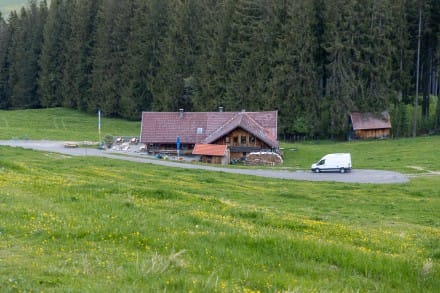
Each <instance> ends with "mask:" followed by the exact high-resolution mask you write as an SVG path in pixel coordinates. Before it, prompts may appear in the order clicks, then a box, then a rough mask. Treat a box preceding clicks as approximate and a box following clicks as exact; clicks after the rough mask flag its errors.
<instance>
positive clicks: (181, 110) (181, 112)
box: [179, 108, 183, 118]
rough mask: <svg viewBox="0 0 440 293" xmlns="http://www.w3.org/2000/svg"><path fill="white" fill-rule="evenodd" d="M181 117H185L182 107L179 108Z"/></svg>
mask: <svg viewBox="0 0 440 293" xmlns="http://www.w3.org/2000/svg"><path fill="white" fill-rule="evenodd" d="M179 117H180V118H183V109H182V108H180V109H179Z"/></svg>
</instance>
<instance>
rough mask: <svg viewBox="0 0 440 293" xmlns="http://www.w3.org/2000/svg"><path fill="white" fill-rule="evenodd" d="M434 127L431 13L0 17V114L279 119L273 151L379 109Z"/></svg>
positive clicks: (437, 14) (438, 27)
mask: <svg viewBox="0 0 440 293" xmlns="http://www.w3.org/2000/svg"><path fill="white" fill-rule="evenodd" d="M419 11H421V12H422V23H421V25H422V34H421V39H420V41H421V46H420V48H421V49H420V64H419V65H420V66H419V68H420V70H419V76H420V80H419V82H420V86H419V95H420V97H421V98H420V106H421V107H420V109H421V111H420V118H419V123H418V131H419V133H426V132H433V131H438V130H439V128H440V103H439V102H437V99H438V96H439V88H440V84H439V83H440V82H439V81H440V73H439V69H440V66H439V65H440V44H439V39H440V1H439V0H418V1H416V0H380V1H379V0H362V1H361V0H292V1H291V0H280V1H269V0H170V1H163V0H127V1H119V0H52V1H51V4H50V7H48V5H47V2H46V1H45V0H44V1H36V0H31V1H29V3H28V5H27V6H26V7H24V8H22V9H21V10H20V11H19V12H12V13H10V14H9V15H8V16H5V17H2V16H1V15H0V108H1V109H17V108H38V107H58V106H64V107H69V108H74V109H78V110H81V111H87V112H96V111H97V109H101V111H102V112H103V113H104V115H107V116H113V117H123V118H128V119H139V118H140V114H141V112H142V111H177V109H179V108H184V109H185V110H186V111H216V110H217V109H218V107H219V106H222V107H224V109H225V110H227V111H239V110H242V109H246V110H248V111H259V110H274V109H277V110H279V131H280V135H281V138H283V137H288V136H290V135H306V136H313V137H316V136H319V137H329V136H339V135H343V134H344V133H346V131H347V124H348V114H349V113H350V112H351V111H369V112H380V111H384V110H388V111H390V112H391V114H392V117H393V131H394V134H395V135H397V136H406V135H410V133H411V131H410V129H411V124H412V114H411V113H412V111H413V103H414V96H415V88H416V87H415V85H416V68H417V66H416V65H417V64H416V63H417V62H416V60H417V58H416V56H417V42H418V24H419Z"/></svg>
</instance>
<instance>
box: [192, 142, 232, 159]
mask: <svg viewBox="0 0 440 293" xmlns="http://www.w3.org/2000/svg"><path fill="white" fill-rule="evenodd" d="M227 147H228V146H227V145H222V144H196V145H195V146H194V150H193V152H192V153H193V155H205V156H218V157H223V156H224V155H225V154H226V149H227Z"/></svg>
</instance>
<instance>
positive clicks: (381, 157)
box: [0, 109, 440, 292]
mask: <svg viewBox="0 0 440 293" xmlns="http://www.w3.org/2000/svg"><path fill="white" fill-rule="evenodd" d="M102 126H103V135H104V134H112V135H137V134H138V133H139V126H140V124H139V122H127V121H120V120H117V119H103V124H102ZM0 138H1V139H52V140H65V141H69V140H90V141H93V140H96V139H97V118H96V117H95V116H93V115H85V114H81V113H78V112H75V111H71V110H66V109H43V110H22V111H0ZM438 145H440V137H424V138H418V139H415V140H413V139H402V140H387V141H369V142H349V143H332V142H325V143H323V142H305V143H302V144H282V146H283V148H284V152H285V156H284V158H285V164H284V165H283V166H282V167H281V168H288V169H307V168H309V166H310V164H311V162H313V161H314V160H317V159H319V158H320V157H321V156H322V155H324V154H326V153H330V152H351V153H352V157H353V164H354V165H355V167H356V168H373V169H388V170H399V171H404V172H406V173H409V174H411V176H412V179H411V182H410V183H408V184H400V185H371V184H342V183H319V182H301V181H288V180H274V179H262V178H258V177H251V176H239V175H231V174H225V173H220V172H219V173H217V172H206V171H200V170H182V169H172V168H164V167H159V166H153V165H148V164H140V163H132V162H125V161H121V160H111V159H106V158H93V157H69V156H65V155H60V154H53V153H43V152H34V151H30V150H23V149H16V148H8V147H0V291H6V292H25V291H49V292H50V291H74V292H84V291H86V292H87V291H89V292H90V291H91V292H93V291H99V292H102V291H109V292H120V291H136V292H137V291H167V292H173V291H193V292H283V291H299V292H311V291H312V292H313V291H321V292H322V291H337V292H340V291H382V292H392V291H395V292H402V291H403V292H419V291H424V292H436V291H438V288H440V241H439V239H440V215H439V212H438V211H439V210H440V180H439V175H438V174H437V175H436V173H435V172H438V171H439V170H440V160H438V154H436V153H435V152H436V150H437V148H438Z"/></svg>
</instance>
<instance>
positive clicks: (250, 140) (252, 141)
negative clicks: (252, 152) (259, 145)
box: [249, 135, 255, 145]
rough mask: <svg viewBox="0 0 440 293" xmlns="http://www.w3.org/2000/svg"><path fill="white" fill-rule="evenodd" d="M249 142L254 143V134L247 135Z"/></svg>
mask: <svg viewBox="0 0 440 293" xmlns="http://www.w3.org/2000/svg"><path fill="white" fill-rule="evenodd" d="M249 144H250V145H255V136H253V135H251V136H249Z"/></svg>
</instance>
